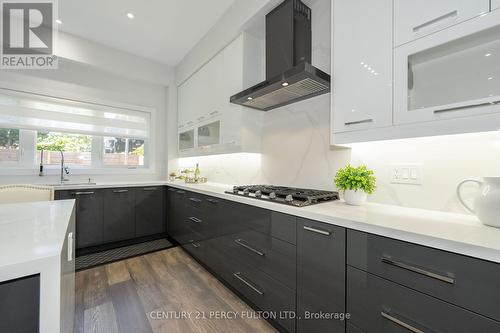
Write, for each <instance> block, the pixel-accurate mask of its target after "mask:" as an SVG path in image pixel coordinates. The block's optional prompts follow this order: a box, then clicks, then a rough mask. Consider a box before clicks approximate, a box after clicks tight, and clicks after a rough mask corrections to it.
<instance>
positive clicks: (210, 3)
mask: <svg viewBox="0 0 500 333" xmlns="http://www.w3.org/2000/svg"><path fill="white" fill-rule="evenodd" d="M234 1H235V0H142V1H139V0H60V1H59V18H60V19H61V20H62V22H63V23H62V25H60V26H59V29H60V30H61V31H64V32H68V33H71V34H73V35H76V36H80V37H83V38H86V39H89V40H91V41H95V42H98V43H101V44H104V45H107V46H110V47H113V48H116V49H119V50H121V51H125V52H128V53H132V54H135V55H139V56H142V57H145V58H149V59H152V60H155V61H159V62H161V63H164V64H167V65H170V66H175V65H177V64H178V63H179V61H181V59H182V58H183V57H184V56H185V55H186V54H187V53H188V52H189V50H190V49H191V48H192V47H193V46H194V45H195V44H196V43H197V42H198V41H199V40H200V39H201V38H202V37H203V36H204V35H205V34H206V33H207V32H208V30H209V29H210V28H211V27H212V26H213V25H214V24H215V22H217V20H218V19H219V18H220V17H221V16H222V15H223V14H224V12H225V11H226V10H227V9H228V8H229V7H230V6H231V5H232V4H233V2H234ZM127 12H132V13H133V14H134V16H135V18H134V19H133V20H131V19H129V18H127Z"/></svg>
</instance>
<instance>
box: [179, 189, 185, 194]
mask: <svg viewBox="0 0 500 333" xmlns="http://www.w3.org/2000/svg"><path fill="white" fill-rule="evenodd" d="M177 193H178V194H186V192H184V191H181V190H178V191H177Z"/></svg>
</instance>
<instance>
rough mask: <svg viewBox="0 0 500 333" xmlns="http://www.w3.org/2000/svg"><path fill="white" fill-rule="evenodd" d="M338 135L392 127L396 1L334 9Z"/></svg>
mask: <svg viewBox="0 0 500 333" xmlns="http://www.w3.org/2000/svg"><path fill="white" fill-rule="evenodd" d="M332 11H333V47H332V49H333V64H332V68H333V74H332V81H333V94H332V127H333V132H334V133H338V132H347V131H355V130H361V129H368V128H376V127H385V126H390V125H391V124H392V45H393V43H392V0H377V1H373V0H335V1H334V4H333V8H332Z"/></svg>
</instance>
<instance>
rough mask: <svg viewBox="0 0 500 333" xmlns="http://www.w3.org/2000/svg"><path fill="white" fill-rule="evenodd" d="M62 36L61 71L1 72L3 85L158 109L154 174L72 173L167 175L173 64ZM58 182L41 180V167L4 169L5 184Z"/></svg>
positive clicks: (106, 178) (126, 176) (79, 177)
mask: <svg viewBox="0 0 500 333" xmlns="http://www.w3.org/2000/svg"><path fill="white" fill-rule="evenodd" d="M62 35H63V38H60V40H59V52H57V53H58V55H59V57H60V58H59V68H58V69H56V70H9V71H5V70H4V71H0V86H1V87H9V88H13V89H17V90H22V91H28V92H37V93H41V94H46V95H51V96H56V97H63V98H64V97H65V98H73V99H77V100H82V101H100V102H102V103H107V104H113V103H117V104H119V103H125V104H129V105H134V106H144V107H151V108H154V109H155V110H156V112H155V121H154V124H153V128H152V133H153V139H154V143H155V149H154V151H153V152H152V153H151V158H152V164H153V165H154V167H155V168H154V170H153V171H152V172H149V173H141V172H135V173H132V174H121V175H120V174H105V175H104V174H101V175H100V174H93V173H92V174H91V175H85V174H83V175H72V176H71V177H70V178H71V180H75V181H77V180H87V179H88V177H92V179H93V180H95V181H113V180H117V181H118V180H119V181H121V180H157V179H165V178H166V169H167V156H168V154H169V148H168V145H167V131H170V129H169V128H168V127H169V126H171V122H170V121H169V120H167V118H168V115H167V114H168V113H167V110H168V109H170V110H172V109H173V110H176V106H175V103H176V88H175V85H174V83H173V82H174V71H173V68H170V67H169V66H166V65H161V64H158V63H155V62H150V61H149V60H147V59H143V58H140V57H136V56H133V55H129V54H126V53H123V52H120V51H117V50H114V49H111V48H107V47H105V46H103V45H100V44H97V43H93V42H90V41H87V40H84V39H81V38H78V37H74V36H70V35H65V34H62ZM60 37H61V36H60ZM61 57H63V58H61ZM173 123H174V124H175V121H174V122H173ZM174 126H175V125H174ZM175 128H176V126H175V127H174V129H175ZM170 152H171V150H170ZM54 181H57V176H45V177H43V178H41V177H38V176H37V171H36V170H33V171H32V173H31V175H22V176H21V175H18V176H16V175H5V174H4V175H2V172H1V171H0V182H2V183H12V182H23V183H24V182H27V183H36V182H41V183H47V182H54Z"/></svg>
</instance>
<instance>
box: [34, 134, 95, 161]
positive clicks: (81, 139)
mask: <svg viewBox="0 0 500 333" xmlns="http://www.w3.org/2000/svg"><path fill="white" fill-rule="evenodd" d="M36 146H37V150H38V154H37V159H38V163H40V158H41V151H42V150H43V151H44V153H43V163H44V164H45V165H56V164H60V163H61V153H60V152H61V151H62V152H64V162H65V164H66V165H83V166H90V165H91V164H92V136H90V135H80V134H69V133H55V132H45V133H44V132H38V134H37V145H36Z"/></svg>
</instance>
